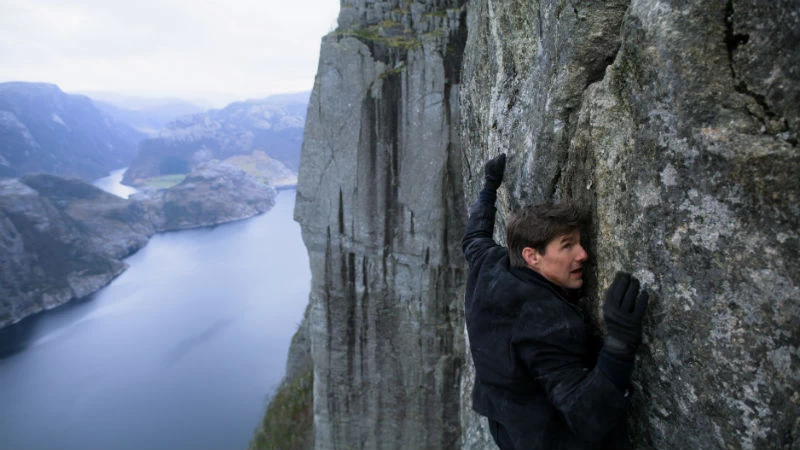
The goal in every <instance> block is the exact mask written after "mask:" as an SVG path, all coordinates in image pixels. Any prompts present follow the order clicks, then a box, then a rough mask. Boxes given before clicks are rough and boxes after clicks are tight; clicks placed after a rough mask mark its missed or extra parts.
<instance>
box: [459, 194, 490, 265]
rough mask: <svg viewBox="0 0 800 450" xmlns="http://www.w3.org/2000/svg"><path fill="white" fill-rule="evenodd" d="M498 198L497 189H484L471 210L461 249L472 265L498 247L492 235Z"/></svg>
mask: <svg viewBox="0 0 800 450" xmlns="http://www.w3.org/2000/svg"><path fill="white" fill-rule="evenodd" d="M496 200H497V193H496V192H495V191H493V190H491V189H483V190H482V191H481V192H480V194H478V200H477V201H476V202H475V203H474V204H473V205H472V207H471V208H470V210H469V220H467V229H466V232H465V233H464V237H463V239H462V240H461V249H462V251H463V252H464V257H465V258H466V259H467V262H468V263H469V265H470V266H473V265H475V264H477V263H479V262H480V260H481V259H483V257H484V256H485V255H486V253H487V252H488V251H489V250H490V249H491V248H493V247H498V245H497V243H496V242H494V239H493V237H492V235H493V234H494V219H495V215H496V214H497V208H495V206H494V202H495V201H496Z"/></svg>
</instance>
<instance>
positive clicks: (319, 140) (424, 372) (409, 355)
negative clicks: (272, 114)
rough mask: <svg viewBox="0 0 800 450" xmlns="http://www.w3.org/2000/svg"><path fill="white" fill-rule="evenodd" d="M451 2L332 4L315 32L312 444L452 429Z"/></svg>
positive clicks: (454, 74)
mask: <svg viewBox="0 0 800 450" xmlns="http://www.w3.org/2000/svg"><path fill="white" fill-rule="evenodd" d="M431 3H433V2H431ZM463 3H464V2H463V1H442V2H436V4H435V5H434V4H422V3H411V4H409V2H405V1H401V0H395V1H385V2H364V1H343V2H342V10H341V14H340V16H339V29H338V31H337V32H334V33H332V34H330V35H328V36H327V37H325V38H324V40H323V43H322V51H321V55H320V63H319V72H318V74H317V78H316V82H315V85H314V91H313V93H312V96H311V102H310V105H309V109H308V120H307V125H306V129H305V135H304V142H303V151H302V156H301V163H300V174H299V180H298V188H297V204H296V208H295V218H296V219H297V221H298V222H299V223H300V225H301V227H302V231H303V238H304V240H305V243H306V246H307V247H308V251H309V255H310V261H311V270H312V287H311V295H310V308H309V312H308V316H307V320H308V321H309V327H308V329H309V338H310V341H311V349H312V359H313V362H314V399H315V405H314V406H315V410H314V415H315V423H314V426H315V442H316V448H317V449H361V448H363V449H383V448H385V449H399V448H404V449H417V450H419V449H441V448H450V447H451V446H452V445H453V443H454V442H458V440H459V433H460V426H459V414H458V410H459V394H458V392H459V373H460V370H461V367H462V359H463V354H462V351H461V350H460V348H461V347H462V345H461V344H460V342H461V341H462V340H463V322H462V320H461V318H460V315H459V308H460V305H461V303H462V296H461V294H460V293H459V290H460V289H461V286H462V284H463V281H464V272H463V257H462V256H461V253H460V250H459V241H460V238H461V234H462V233H463V223H464V205H463V193H462V192H461V189H460V186H461V167H460V159H461V155H460V148H461V147H460V145H459V144H458V132H457V126H458V123H459V122H458V115H457V111H458V106H457V105H458V84H459V83H460V71H459V67H460V50H461V49H462V48H463V42H464V32H465V29H464V25H465V10H464V9H463V8H462V4H463Z"/></svg>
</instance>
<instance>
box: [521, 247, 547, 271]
mask: <svg viewBox="0 0 800 450" xmlns="http://www.w3.org/2000/svg"><path fill="white" fill-rule="evenodd" d="M522 259H524V260H525V263H526V264H527V265H528V266H530V267H531V268H533V267H538V266H539V263H540V262H541V260H542V255H541V254H540V253H539V252H538V251H537V250H536V249H535V248H533V247H525V248H523V249H522Z"/></svg>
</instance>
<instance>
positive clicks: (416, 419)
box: [295, 0, 800, 449]
mask: <svg viewBox="0 0 800 450" xmlns="http://www.w3.org/2000/svg"><path fill="white" fill-rule="evenodd" d="M798 21H800V15H799V14H798V5H797V2H794V1H788V0H787V1H777V2H776V1H744V0H727V1H721V0H720V1H701V0H690V1H685V2H681V3H680V4H673V3H671V2H664V1H656V0H631V1H628V0H615V1H606V2H587V1H580V2H563V1H556V0H552V1H549V0H541V1H513V2H512V1H509V2H506V1H496V0H477V1H472V2H465V1H445V0H437V1H434V0H430V1H410V2H409V1H400V0H394V1H391V0H387V1H366V0H342V2H341V13H340V16H339V28H338V29H337V30H336V31H335V32H333V33H331V34H330V35H328V36H327V37H325V38H324V40H323V43H322V48H321V55H320V64H319V71H318V73H317V78H316V82H315V86H314V91H313V93H312V97H311V103H310V107H309V113H308V121H307V124H306V132H305V141H304V144H303V151H302V159H301V166H300V176H299V177H300V179H299V185H298V196H297V206H296V210H295V216H296V218H297V220H298V221H299V222H300V224H301V226H302V230H303V237H304V240H305V242H306V245H307V246H308V250H309V255H310V260H311V265H312V266H311V269H312V292H311V295H310V308H309V312H308V314H307V316H306V323H305V324H304V326H303V327H301V331H300V332H301V333H306V337H307V338H308V339H309V342H310V344H309V345H308V347H307V349H309V351H311V356H312V361H313V365H314V435H315V448H317V449H376V448H387V449H388V448H392V449H400V448H404V449H442V448H464V449H490V448H495V447H494V444H493V443H492V442H491V438H490V437H488V433H487V431H486V429H485V426H484V425H483V423H484V422H483V421H482V420H480V419H479V418H478V417H477V416H475V415H474V414H473V413H472V412H471V411H470V407H469V392H470V386H471V382H472V381H471V380H472V368H471V362H470V359H469V356H468V353H467V343H466V342H465V338H464V334H463V313H462V304H461V302H462V298H463V297H462V289H461V288H462V287H463V283H464V279H463V270H464V261H463V259H462V257H461V254H460V250H459V248H458V245H457V244H458V240H459V239H460V235H461V232H462V228H463V222H464V218H465V216H466V206H465V205H466V204H467V203H468V202H472V201H473V200H474V198H475V196H476V194H477V191H478V189H479V188H480V185H481V167H482V164H483V163H484V162H485V161H486V160H487V159H488V158H490V157H491V156H494V155H497V154H499V153H500V152H506V153H508V154H509V156H510V159H509V166H508V169H507V175H506V178H507V182H506V183H505V184H504V186H503V187H502V188H501V190H500V198H499V201H498V204H499V209H500V217H499V218H498V219H499V220H498V224H499V226H498V227H497V235H496V237H497V238H498V239H499V240H501V241H502V240H503V235H504V229H505V225H504V217H505V215H506V214H508V213H509V212H510V211H511V210H512V209H514V208H517V207H519V206H521V205H524V204H527V203H530V202H539V201H544V200H550V199H556V200H559V199H573V200H576V201H578V202H580V203H582V204H583V205H584V206H585V207H587V208H588V209H589V210H590V211H591V213H592V218H593V220H592V225H591V228H590V229H589V230H587V233H585V239H586V242H585V243H586V246H587V248H589V249H590V254H591V257H592V263H593V265H592V267H591V268H590V270H589V271H587V278H588V280H587V305H588V306H589V310H590V311H594V315H595V316H596V319H597V322H598V325H600V326H601V324H600V323H599V322H600V317H599V315H598V314H597V313H596V311H597V310H596V307H597V306H598V303H599V299H600V298H601V297H602V292H604V290H605V288H606V287H607V286H608V284H609V282H610V279H611V278H612V277H613V274H614V272H615V271H616V270H628V271H632V272H634V273H635V274H636V275H637V276H638V277H639V278H640V279H641V280H642V281H643V282H644V284H645V285H646V287H647V288H648V289H649V290H650V291H651V292H652V294H653V306H652V307H651V310H650V312H649V314H648V317H647V320H646V331H645V343H644V345H643V347H642V349H641V352H640V357H639V359H638V362H637V367H636V370H635V373H634V382H633V385H634V388H635V389H634V395H633V407H632V413H631V417H630V424H631V430H632V439H633V442H634V446H635V448H637V449H685V448H706V449H757V448H779V449H795V448H797V445H798V442H800V421H798V417H800V397H799V395H800V394H798V391H799V387H800V375H798V374H800V350H798V349H800V335H799V334H798V331H797V330H798V329H800V269H798V268H797V266H796V264H794V262H795V261H796V259H797V257H798V255H800V237H798V230H800V206H799V205H800V203H798V198H800V178H798V176H797V174H798V173H800V153H798V148H797V145H798V132H800V106H798V105H800V102H799V101H798V100H800V70H798V68H800V47H798V46H797V45H794V42H796V41H797V40H798V38H800V36H798V30H800V23H799V22H798ZM303 353H304V352H298V353H297V354H299V355H302V354H303Z"/></svg>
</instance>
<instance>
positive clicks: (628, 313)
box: [603, 272, 649, 360]
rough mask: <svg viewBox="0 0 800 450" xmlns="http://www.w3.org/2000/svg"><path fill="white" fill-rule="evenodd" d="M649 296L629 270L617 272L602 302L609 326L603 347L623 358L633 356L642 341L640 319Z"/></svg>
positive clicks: (628, 358) (645, 309) (604, 316)
mask: <svg viewBox="0 0 800 450" xmlns="http://www.w3.org/2000/svg"><path fill="white" fill-rule="evenodd" d="M648 298H649V296H648V295H647V291H642V292H641V293H639V280H637V279H636V278H634V277H633V276H631V274H629V273H624V272H617V276H616V278H614V282H613V283H611V287H609V288H608V290H607V291H606V302H605V304H604V305H603V318H604V319H605V321H606V329H608V337H607V338H606V342H605V347H604V348H605V350H606V351H607V352H609V353H611V354H612V355H614V356H617V357H619V358H622V359H627V360H632V359H633V358H634V356H635V355H636V349H637V348H638V347H639V344H640V343H641V342H642V319H643V318H644V313H645V311H647V302H648Z"/></svg>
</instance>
